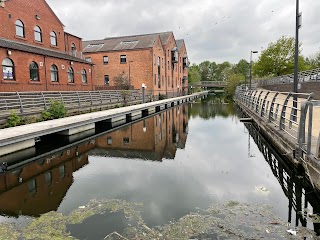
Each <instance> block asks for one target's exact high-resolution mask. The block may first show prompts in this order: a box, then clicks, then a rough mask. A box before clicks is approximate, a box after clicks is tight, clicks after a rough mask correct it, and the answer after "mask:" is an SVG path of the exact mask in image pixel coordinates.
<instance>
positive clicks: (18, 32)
mask: <svg viewBox="0 0 320 240" xmlns="http://www.w3.org/2000/svg"><path fill="white" fill-rule="evenodd" d="M16 35H17V36H19V37H24V24H23V22H22V21H21V20H17V21H16Z"/></svg>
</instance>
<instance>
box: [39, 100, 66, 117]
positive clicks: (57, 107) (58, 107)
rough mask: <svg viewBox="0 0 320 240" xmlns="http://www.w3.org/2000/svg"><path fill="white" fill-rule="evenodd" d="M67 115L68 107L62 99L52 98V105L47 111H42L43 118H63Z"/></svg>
mask: <svg viewBox="0 0 320 240" xmlns="http://www.w3.org/2000/svg"><path fill="white" fill-rule="evenodd" d="M66 115H67V109H66V108H65V106H64V105H63V103H62V102H61V101H58V100H54V99H51V100H50V107H49V108H48V110H47V111H43V112H42V119H43V120H50V119H57V118H63V117H65V116H66Z"/></svg>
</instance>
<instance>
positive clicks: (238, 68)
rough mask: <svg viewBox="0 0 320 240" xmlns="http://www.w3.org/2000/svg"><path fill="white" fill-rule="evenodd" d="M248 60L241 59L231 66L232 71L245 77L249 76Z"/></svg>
mask: <svg viewBox="0 0 320 240" xmlns="http://www.w3.org/2000/svg"><path fill="white" fill-rule="evenodd" d="M249 70H250V69H249V62H247V61H246V60H244V59H241V60H240V61H239V62H238V63H237V64H236V65H234V66H233V72H234V73H235V74H240V75H242V76H244V78H245V79H247V78H248V77H249Z"/></svg>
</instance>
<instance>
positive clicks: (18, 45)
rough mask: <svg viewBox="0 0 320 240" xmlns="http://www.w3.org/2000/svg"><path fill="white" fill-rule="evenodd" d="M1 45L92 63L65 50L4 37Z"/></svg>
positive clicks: (1, 39)
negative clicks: (47, 47) (56, 49)
mask: <svg viewBox="0 0 320 240" xmlns="http://www.w3.org/2000/svg"><path fill="white" fill-rule="evenodd" d="M0 47H2V48H7V49H11V50H18V51H22V52H29V53H33V54H38V55H44V56H49V57H54V58H60V59H65V60H69V61H74V62H81V63H87V64H91V65H92V63H89V62H87V61H85V60H83V59H81V58H77V57H73V56H71V55H68V54H66V53H64V52H60V51H55V50H50V49H46V48H42V47H37V46H32V45H29V44H25V43H20V42H16V41H12V40H8V39H4V38H0Z"/></svg>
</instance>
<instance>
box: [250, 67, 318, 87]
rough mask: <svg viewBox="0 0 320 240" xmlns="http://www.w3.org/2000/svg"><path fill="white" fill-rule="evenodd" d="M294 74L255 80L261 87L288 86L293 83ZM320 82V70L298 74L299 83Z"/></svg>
mask: <svg viewBox="0 0 320 240" xmlns="http://www.w3.org/2000/svg"><path fill="white" fill-rule="evenodd" d="M293 78H294V74H287V75H282V76H278V77H274V78H271V79H260V80H258V79H257V80H255V82H259V84H260V85H261V86H266V85H275V84H288V83H293ZM317 81H320V68H317V69H313V70H308V71H301V72H299V73H298V82H300V83H304V82H317Z"/></svg>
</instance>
